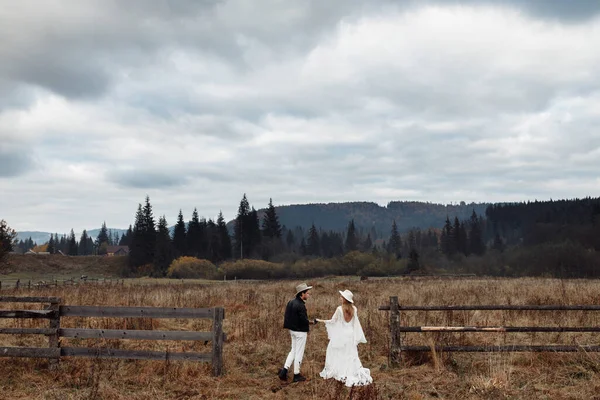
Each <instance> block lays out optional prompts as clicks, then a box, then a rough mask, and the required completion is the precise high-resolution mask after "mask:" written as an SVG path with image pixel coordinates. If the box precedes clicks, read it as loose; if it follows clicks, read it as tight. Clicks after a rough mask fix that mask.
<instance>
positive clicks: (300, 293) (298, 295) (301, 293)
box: [296, 289, 310, 298]
mask: <svg viewBox="0 0 600 400" xmlns="http://www.w3.org/2000/svg"><path fill="white" fill-rule="evenodd" d="M309 290H310V289H306V290H303V291H301V292H298V294H297V295H296V297H298V298H300V296H302V295H303V294H304V293H306V292H308V291H309Z"/></svg>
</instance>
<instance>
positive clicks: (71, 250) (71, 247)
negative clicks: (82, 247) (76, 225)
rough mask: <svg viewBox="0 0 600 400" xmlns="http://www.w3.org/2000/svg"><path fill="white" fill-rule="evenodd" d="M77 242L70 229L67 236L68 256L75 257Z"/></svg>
mask: <svg viewBox="0 0 600 400" xmlns="http://www.w3.org/2000/svg"><path fill="white" fill-rule="evenodd" d="M77 250H78V249H77V240H76V239H75V232H73V229H71V233H70V235H69V250H68V252H69V255H70V256H76V255H77Z"/></svg>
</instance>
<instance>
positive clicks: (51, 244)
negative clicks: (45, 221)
mask: <svg viewBox="0 0 600 400" xmlns="http://www.w3.org/2000/svg"><path fill="white" fill-rule="evenodd" d="M48 253H50V254H55V253H56V245H55V243H54V235H53V234H50V240H49V241H48Z"/></svg>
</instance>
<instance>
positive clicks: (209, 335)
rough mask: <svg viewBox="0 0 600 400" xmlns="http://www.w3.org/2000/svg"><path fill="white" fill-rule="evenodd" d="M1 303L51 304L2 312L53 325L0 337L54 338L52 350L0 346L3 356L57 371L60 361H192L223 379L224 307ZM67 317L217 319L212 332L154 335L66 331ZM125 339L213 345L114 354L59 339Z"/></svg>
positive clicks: (8, 330) (0, 298) (2, 298)
mask: <svg viewBox="0 0 600 400" xmlns="http://www.w3.org/2000/svg"><path fill="white" fill-rule="evenodd" d="M0 302H16V303H27V302H32V303H48V304H49V306H48V307H47V308H46V309H44V310H0V318H38V319H39V318H43V319H48V320H49V321H50V326H49V327H48V328H0V334H39V335H46V336H48V348H21V347H0V357H43V358H49V359H50V367H51V368H54V367H55V366H56V365H57V363H58V360H59V359H60V357H61V356H62V357H93V358H122V359H138V360H165V361H166V360H187V361H204V362H211V363H212V370H213V375H215V376H220V375H222V374H223V342H224V341H225V339H226V335H225V333H224V332H223V319H224V317H225V310H224V309H223V307H214V308H173V307H97V306H61V305H60V298H57V297H14V296H10V297H9V296H0ZM64 317H100V318H105V317H111V318H208V319H212V320H213V329H212V331H211V332H195V331H149V330H119V329H86V328H61V321H60V319H61V318H64ZM61 337H64V338H78V339H125V340H190V341H205V342H207V341H212V352H210V353H194V352H185V353H170V352H164V351H150V350H127V349H109V348H100V347H92V348H87V347H83V348H81V347H60V341H59V339H60V338H61Z"/></svg>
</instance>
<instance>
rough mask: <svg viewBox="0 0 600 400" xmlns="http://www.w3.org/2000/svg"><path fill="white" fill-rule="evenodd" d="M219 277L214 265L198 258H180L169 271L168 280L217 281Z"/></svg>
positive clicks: (172, 264)
mask: <svg viewBox="0 0 600 400" xmlns="http://www.w3.org/2000/svg"><path fill="white" fill-rule="evenodd" d="M217 277H218V276H217V267H215V265H214V264H213V263H211V262H210V261H208V260H201V259H199V258H196V257H187V256H186V257H179V258H177V259H176V260H174V261H173V262H172V263H171V265H170V266H169V269H168V270H167V278H176V279H215V278H217Z"/></svg>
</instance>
